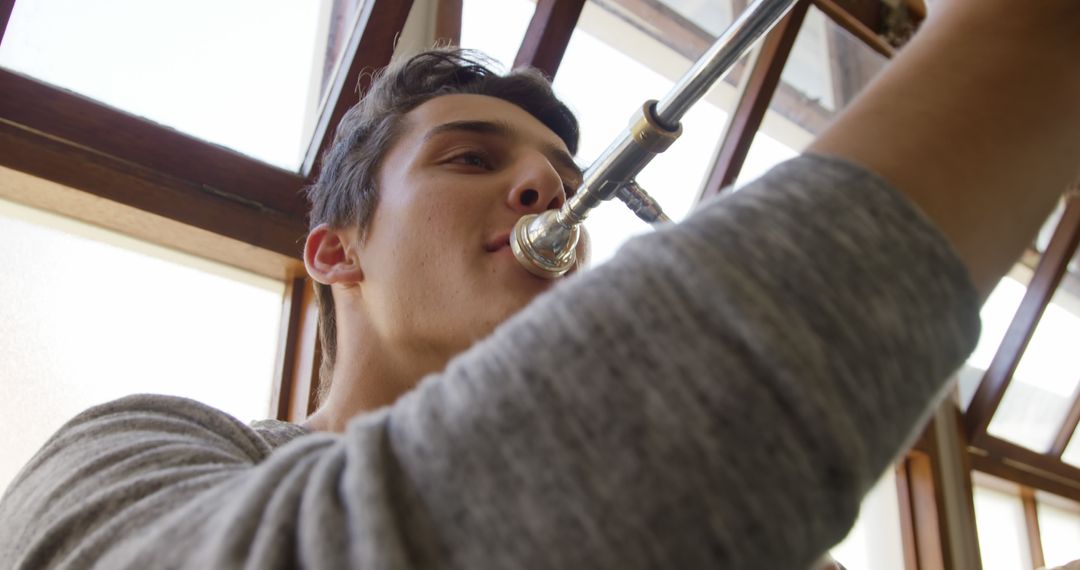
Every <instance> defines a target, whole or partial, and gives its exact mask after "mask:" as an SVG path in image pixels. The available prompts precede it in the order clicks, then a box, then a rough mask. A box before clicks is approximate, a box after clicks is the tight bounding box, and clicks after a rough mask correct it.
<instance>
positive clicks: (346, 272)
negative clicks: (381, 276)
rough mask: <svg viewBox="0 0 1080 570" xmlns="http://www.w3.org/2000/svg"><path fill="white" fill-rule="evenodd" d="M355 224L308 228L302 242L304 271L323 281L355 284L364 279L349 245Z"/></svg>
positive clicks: (330, 283)
mask: <svg viewBox="0 0 1080 570" xmlns="http://www.w3.org/2000/svg"><path fill="white" fill-rule="evenodd" d="M350 232H352V233H356V230H355V228H343V229H333V228H331V227H330V226H329V225H327V224H319V225H318V226H316V227H315V228H314V229H312V230H311V231H310V232H308V236H307V241H306V242H305V243H304V267H306V268H307V272H308V275H310V276H311V278H312V279H314V280H315V281H317V282H319V283H322V284H323V285H332V284H335V283H345V284H355V283H359V282H361V281H363V280H364V272H363V270H362V269H361V268H360V260H359V259H357V257H356V255H355V250H354V249H353V248H351V247H349V246H350V245H351V244H352V242H353V241H354V239H353V237H352V235H351V234H350Z"/></svg>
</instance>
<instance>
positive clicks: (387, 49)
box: [300, 0, 413, 180]
mask: <svg viewBox="0 0 1080 570" xmlns="http://www.w3.org/2000/svg"><path fill="white" fill-rule="evenodd" d="M412 4H413V2H412V0H369V1H367V2H364V6H363V12H361V13H360V16H359V17H357V19H356V28H355V29H354V30H353V33H352V35H351V37H350V38H349V44H348V46H347V47H346V48H345V51H344V52H343V53H342V54H341V61H342V65H341V66H340V67H339V69H338V73H337V75H336V76H335V77H334V79H333V81H332V82H331V84H330V89H329V91H328V93H327V97H326V101H327V104H326V105H325V106H324V108H323V109H322V111H321V112H320V113H319V120H318V122H317V123H316V124H315V131H314V134H313V136H312V139H311V145H310V146H309V147H308V151H307V153H306V154H305V156H304V164H303V165H302V166H301V168H300V172H301V173H303V174H304V176H305V177H306V178H307V179H309V180H310V179H312V178H314V176H315V175H316V174H317V164H318V160H319V158H320V157H321V156H322V155H323V153H324V152H325V151H326V149H327V148H328V147H329V146H330V143H331V142H333V140H334V132H335V130H336V129H337V125H338V123H340V122H341V118H342V117H344V116H345V112H346V111H348V110H349V108H350V107H352V106H353V105H355V104H356V103H357V102H359V101H360V97H361V96H362V94H363V93H364V92H365V91H366V90H367V88H368V86H369V85H371V79H372V76H373V74H374V73H376V72H377V71H378V70H380V69H382V68H384V67H386V65H387V64H388V63H390V58H391V56H393V55H394V45H395V43H396V40H397V37H398V36H399V35H400V34H401V30H402V28H404V27H405V20H406V19H407V18H408V16H409V10H410V9H412Z"/></svg>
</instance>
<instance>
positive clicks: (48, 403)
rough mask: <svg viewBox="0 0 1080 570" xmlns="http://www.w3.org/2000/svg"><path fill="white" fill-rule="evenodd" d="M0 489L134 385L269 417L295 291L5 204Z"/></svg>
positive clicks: (0, 221) (241, 414)
mask: <svg viewBox="0 0 1080 570" xmlns="http://www.w3.org/2000/svg"><path fill="white" fill-rule="evenodd" d="M0 243H3V244H4V247H2V248H0V266H2V267H4V270H5V271H6V272H7V274H8V275H18V276H19V278H18V279H2V280H0V385H3V387H4V397H3V398H0V416H2V417H4V418H5V421H6V422H7V425H9V426H18V429H6V430H2V431H0V449H3V450H4V453H3V455H0V492H2V490H3V489H4V488H5V487H6V486H7V485H8V483H9V482H10V481H11V479H12V478H13V477H14V476H15V474H16V472H17V470H18V469H19V468H20V467H21V466H22V465H23V464H25V463H26V462H27V461H28V460H29V459H30V456H31V455H32V454H33V453H34V452H35V451H36V450H37V449H38V448H40V447H41V446H42V445H43V444H44V443H45V440H46V439H47V438H48V437H49V436H50V435H52V434H53V432H55V431H56V430H57V429H58V428H60V426H61V425H62V424H63V423H64V422H66V421H67V420H69V419H71V418H72V417H74V416H75V415H76V414H78V413H79V412H81V411H83V410H85V409H86V408H88V407H90V406H93V405H96V404H100V403H104V402H106V401H109V400H113V399H116V398H120V397H123V396H126V395H129V394H138V393H158V394H170V395H176V396H184V397H188V398H193V399H196V400H199V401H201V402H204V403H207V404H210V405H212V406H215V407H217V408H220V409H222V410H225V411H226V412H228V413H230V414H233V415H234V416H236V417H237V418H239V419H241V420H242V421H245V422H247V421H251V420H255V419H265V418H267V417H270V396H271V384H272V378H273V367H274V354H275V351H276V349H277V336H278V323H279V319H280V315H281V303H282V294H283V292H284V291H283V290H284V286H283V284H282V283H281V282H279V281H275V280H271V279H267V278H264V277H259V276H256V275H252V274H249V273H246V272H243V271H240V270H236V269H232V268H228V267H225V266H222V265H220V264H216V263H212V262H208V261H205V260H201V259H197V258H194V257H192V256H189V255H185V254H181V253H178V252H175V251H171V250H167V249H164V248H161V247H157V246H154V245H151V244H148V243H145V242H140V241H137V240H135V239H132V238H128V237H125V236H121V235H119V234H116V233H113V232H110V231H106V230H102V229H100V228H96V227H93V226H89V225H87V224H83V223H80V222H75V221H72V220H70V219H67V218H62V217H60V216H56V215H52V214H46V213H43V212H40V211H38V210H33V209H30V208H26V207H24V206H19V205H15V204H12V203H10V202H5V201H0Z"/></svg>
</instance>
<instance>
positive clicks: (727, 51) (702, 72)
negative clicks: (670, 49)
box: [656, 0, 795, 125]
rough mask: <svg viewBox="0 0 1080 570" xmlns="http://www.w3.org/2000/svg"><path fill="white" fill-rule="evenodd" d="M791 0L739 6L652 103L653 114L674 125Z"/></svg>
mask: <svg viewBox="0 0 1080 570" xmlns="http://www.w3.org/2000/svg"><path fill="white" fill-rule="evenodd" d="M794 5H795V0H757V2H754V3H753V4H751V5H750V6H748V7H747V8H746V10H743V12H742V13H741V14H739V16H738V17H737V18H735V21H734V22H732V23H731V25H730V26H728V28H727V29H726V30H724V33H722V34H720V37H718V38H717V39H716V42H714V43H713V45H712V46H711V47H710V48H709V49H708V51H706V52H705V53H704V54H702V56H701V57H700V58H698V60H697V62H695V63H694V65H692V66H691V67H690V69H689V71H687V72H686V73H685V74H683V76H682V77H681V78H680V79H679V82H678V83H676V84H675V86H674V87H672V88H671V91H668V94H667V95H665V96H664V98H663V99H661V100H660V102H659V103H657V105H656V118H657V119H658V120H659V121H660V122H661V123H663V124H664V125H677V124H678V123H679V120H680V119H682V116H683V115H685V114H686V111H688V110H689V109H690V107H691V106H692V105H693V104H694V103H696V102H697V100H698V99H701V98H702V97H703V96H704V95H705V93H706V92H707V91H708V90H709V87H711V86H712V84H713V83H715V82H716V81H717V80H719V79H720V78H721V77H723V76H724V74H725V73H727V72H728V70H730V69H731V68H732V66H734V65H735V62H737V61H739V58H740V57H742V56H743V54H745V53H746V51H747V50H748V49H750V46H752V45H754V42H756V41H757V39H758V38H760V37H761V36H762V35H764V34H765V32H767V31H769V30H770V29H772V27H773V26H774V25H776V23H777V22H779V21H780V18H783V17H784V15H785V14H787V13H788V11H790V10H791V7H792V6H794Z"/></svg>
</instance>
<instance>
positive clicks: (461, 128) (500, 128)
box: [424, 121, 585, 184]
mask: <svg viewBox="0 0 1080 570" xmlns="http://www.w3.org/2000/svg"><path fill="white" fill-rule="evenodd" d="M452 132H466V133H476V134H481V135H495V136H500V137H505V138H514V135H515V133H514V129H513V128H511V127H510V125H508V124H506V123H505V122H503V121H451V122H449V123H443V124H441V125H438V126H436V127H433V128H432V129H431V130H429V131H428V132H427V134H425V135H424V142H427V141H429V140H431V139H432V138H434V137H436V136H439V135H442V134H446V133H452ZM541 146H542V150H543V152H544V156H547V157H548V159H549V160H551V161H552V162H554V163H556V164H557V165H558V166H561V167H562V168H563V169H565V170H569V171H570V172H571V173H572V174H573V175H574V176H575V177H576V179H575V180H573V182H574V183H575V184H580V183H581V180H582V179H583V178H584V177H585V173H584V171H583V170H582V169H581V167H580V166H578V163H577V162H575V161H574V157H572V156H570V153H568V152H566V151H565V150H563V149H561V148H559V147H558V146H557V145H554V144H547V143H544V144H542V145H541Z"/></svg>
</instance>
